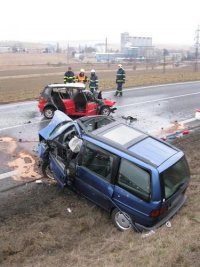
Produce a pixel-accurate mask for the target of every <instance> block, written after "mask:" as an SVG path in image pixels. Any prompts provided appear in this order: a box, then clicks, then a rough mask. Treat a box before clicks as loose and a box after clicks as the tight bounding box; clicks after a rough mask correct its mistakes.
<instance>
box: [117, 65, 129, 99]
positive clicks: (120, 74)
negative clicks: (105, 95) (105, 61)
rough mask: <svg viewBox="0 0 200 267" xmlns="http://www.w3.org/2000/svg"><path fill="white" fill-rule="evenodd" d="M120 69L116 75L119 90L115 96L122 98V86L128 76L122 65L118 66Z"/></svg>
mask: <svg viewBox="0 0 200 267" xmlns="http://www.w3.org/2000/svg"><path fill="white" fill-rule="evenodd" d="M118 66H119V69H118V71H117V75H116V83H117V90H116V92H115V96H117V95H118V94H119V96H122V85H123V83H125V79H126V74H125V70H124V69H123V68H122V65H118Z"/></svg>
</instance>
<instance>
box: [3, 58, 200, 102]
mask: <svg viewBox="0 0 200 267" xmlns="http://www.w3.org/2000/svg"><path fill="white" fill-rule="evenodd" d="M69 65H70V66H72V69H73V70H74V72H75V74H78V72H79V70H80V68H84V69H85V71H86V74H87V75H88V76H89V74H90V70H91V69H92V68H94V69H95V70H96V73H97V75H98V77H99V81H100V90H110V89H115V88H116V84H115V77H116V69H117V64H109V65H108V64H99V63H98V64H97V63H92V62H90V61H88V62H83V63H80V62H78V63H74V62H71V61H69V60H67V58H66V55H64V54H22V55H20V54H14V55H13V54H7V55H5V54H0V103H7V102H16V101H23V100H31V99H37V98H38V97H39V95H40V92H41V90H42V89H43V88H44V86H45V85H47V84H49V83H62V82H63V76H64V72H65V71H66V70H67V67H68V66H69ZM124 69H125V70H126V84H125V87H136V86H142V85H153V84H162V83H170V82H180V81H192V80H200V72H194V71H193V66H192V65H187V66H186V65H182V66H180V67H172V66H166V71H165V73H163V68H162V66H152V65H146V64H141V63H137V65H136V69H135V67H134V65H133V64H125V65H124Z"/></svg>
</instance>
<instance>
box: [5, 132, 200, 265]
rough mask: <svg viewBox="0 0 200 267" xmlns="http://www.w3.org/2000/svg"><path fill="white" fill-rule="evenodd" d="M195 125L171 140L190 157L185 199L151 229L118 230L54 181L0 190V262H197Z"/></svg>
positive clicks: (198, 152) (199, 193) (199, 173)
mask: <svg viewBox="0 0 200 267" xmlns="http://www.w3.org/2000/svg"><path fill="white" fill-rule="evenodd" d="M199 140H200V130H196V131H195V132H192V133H190V134H189V135H187V136H184V137H182V138H179V139H176V140H175V142H174V143H175V145H176V146H177V147H179V148H180V149H182V150H183V151H184V152H185V154H186V157H187V159H188V162H189V166H190V170H191V183H190V186H189V188H188V190H187V196H188V201H187V204H186V205H185V206H184V207H183V208H182V209H181V210H180V211H179V213H178V214H177V215H176V216H175V217H174V218H173V219H172V220H171V224H172V226H171V228H167V227H166V226H163V227H161V228H159V229H158V230H156V231H155V234H153V235H151V236H148V237H146V238H142V236H141V234H137V233H135V232H127V233H121V232H119V231H118V230H116V229H115V227H114V226H113V225H112V223H111V220H110V218H109V215H108V214H107V213H106V212H105V211H103V210H101V209H100V208H98V207H96V206H95V205H93V204H92V203H91V202H89V201H87V200H86V199H84V198H82V197H81V196H79V195H76V194H75V193H74V192H72V191H69V190H68V189H65V190H61V189H60V188H59V187H58V185H57V184H56V183H54V182H53V181H48V180H42V183H31V184H25V185H24V186H21V187H20V188H18V190H11V191H8V192H4V193H0V200H1V202H0V265H1V266H3V267H8V266H9V267H12V266H13V267H18V266H20V267H23V266H26V267H30V266H34V267H37V266H38V267H39V266H40V267H41V266H44V267H45V266H49V267H51V266H55V265H57V266H82V267H84V266H87V267H88V266H99V267H102V266H111V267H112V266H152V267H153V266H193V267H197V266H199V258H200V246H199V244H200V236H199V227H200V208H199V202H200V165H199V158H200V142H199Z"/></svg>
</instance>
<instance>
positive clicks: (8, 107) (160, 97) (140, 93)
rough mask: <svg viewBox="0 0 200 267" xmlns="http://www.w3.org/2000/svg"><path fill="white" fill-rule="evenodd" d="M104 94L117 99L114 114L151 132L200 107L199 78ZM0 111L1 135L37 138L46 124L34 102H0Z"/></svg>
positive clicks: (192, 112) (180, 118) (189, 116)
mask: <svg viewBox="0 0 200 267" xmlns="http://www.w3.org/2000/svg"><path fill="white" fill-rule="evenodd" d="M103 96H104V97H106V98H112V99H115V100H116V102H117V104H116V107H117V108H118V109H117V111H116V113H115V115H114V116H117V117H120V116H122V115H125V116H128V115H131V116H133V117H136V118H137V119H138V121H137V122H136V123H135V125H136V127H139V128H141V129H145V130H146V131H152V130H156V129H159V128H160V127H165V126H166V125H168V124H169V123H171V122H173V121H175V120H177V121H183V120H187V119H190V118H192V117H194V114H195V110H196V109H197V108H200V81H199V82H198V81H195V82H188V83H177V84H167V85H158V86H146V87H138V88H130V89H124V91H123V97H121V98H120V97H114V91H110V92H104V93H103ZM0 114H1V116H0V136H2V135H7V134H8V135H11V136H14V137H16V135H17V133H19V132H21V133H23V134H24V136H25V137H27V138H29V139H31V140H36V139H37V132H38V130H39V129H40V128H41V127H43V126H44V125H45V124H46V123H47V121H46V120H44V118H43V117H42V116H41V114H40V113H39V112H38V109H37V102H36V101H29V102H21V103H15V104H5V105H0Z"/></svg>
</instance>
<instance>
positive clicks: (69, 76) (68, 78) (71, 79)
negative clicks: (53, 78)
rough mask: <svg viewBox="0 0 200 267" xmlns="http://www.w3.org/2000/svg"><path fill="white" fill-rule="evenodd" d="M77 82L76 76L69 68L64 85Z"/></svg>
mask: <svg viewBox="0 0 200 267" xmlns="http://www.w3.org/2000/svg"><path fill="white" fill-rule="evenodd" d="M74 81H75V76H74V73H73V71H72V70H71V68H70V67H69V68H68V71H67V72H65V75H64V83H73V82H74Z"/></svg>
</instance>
